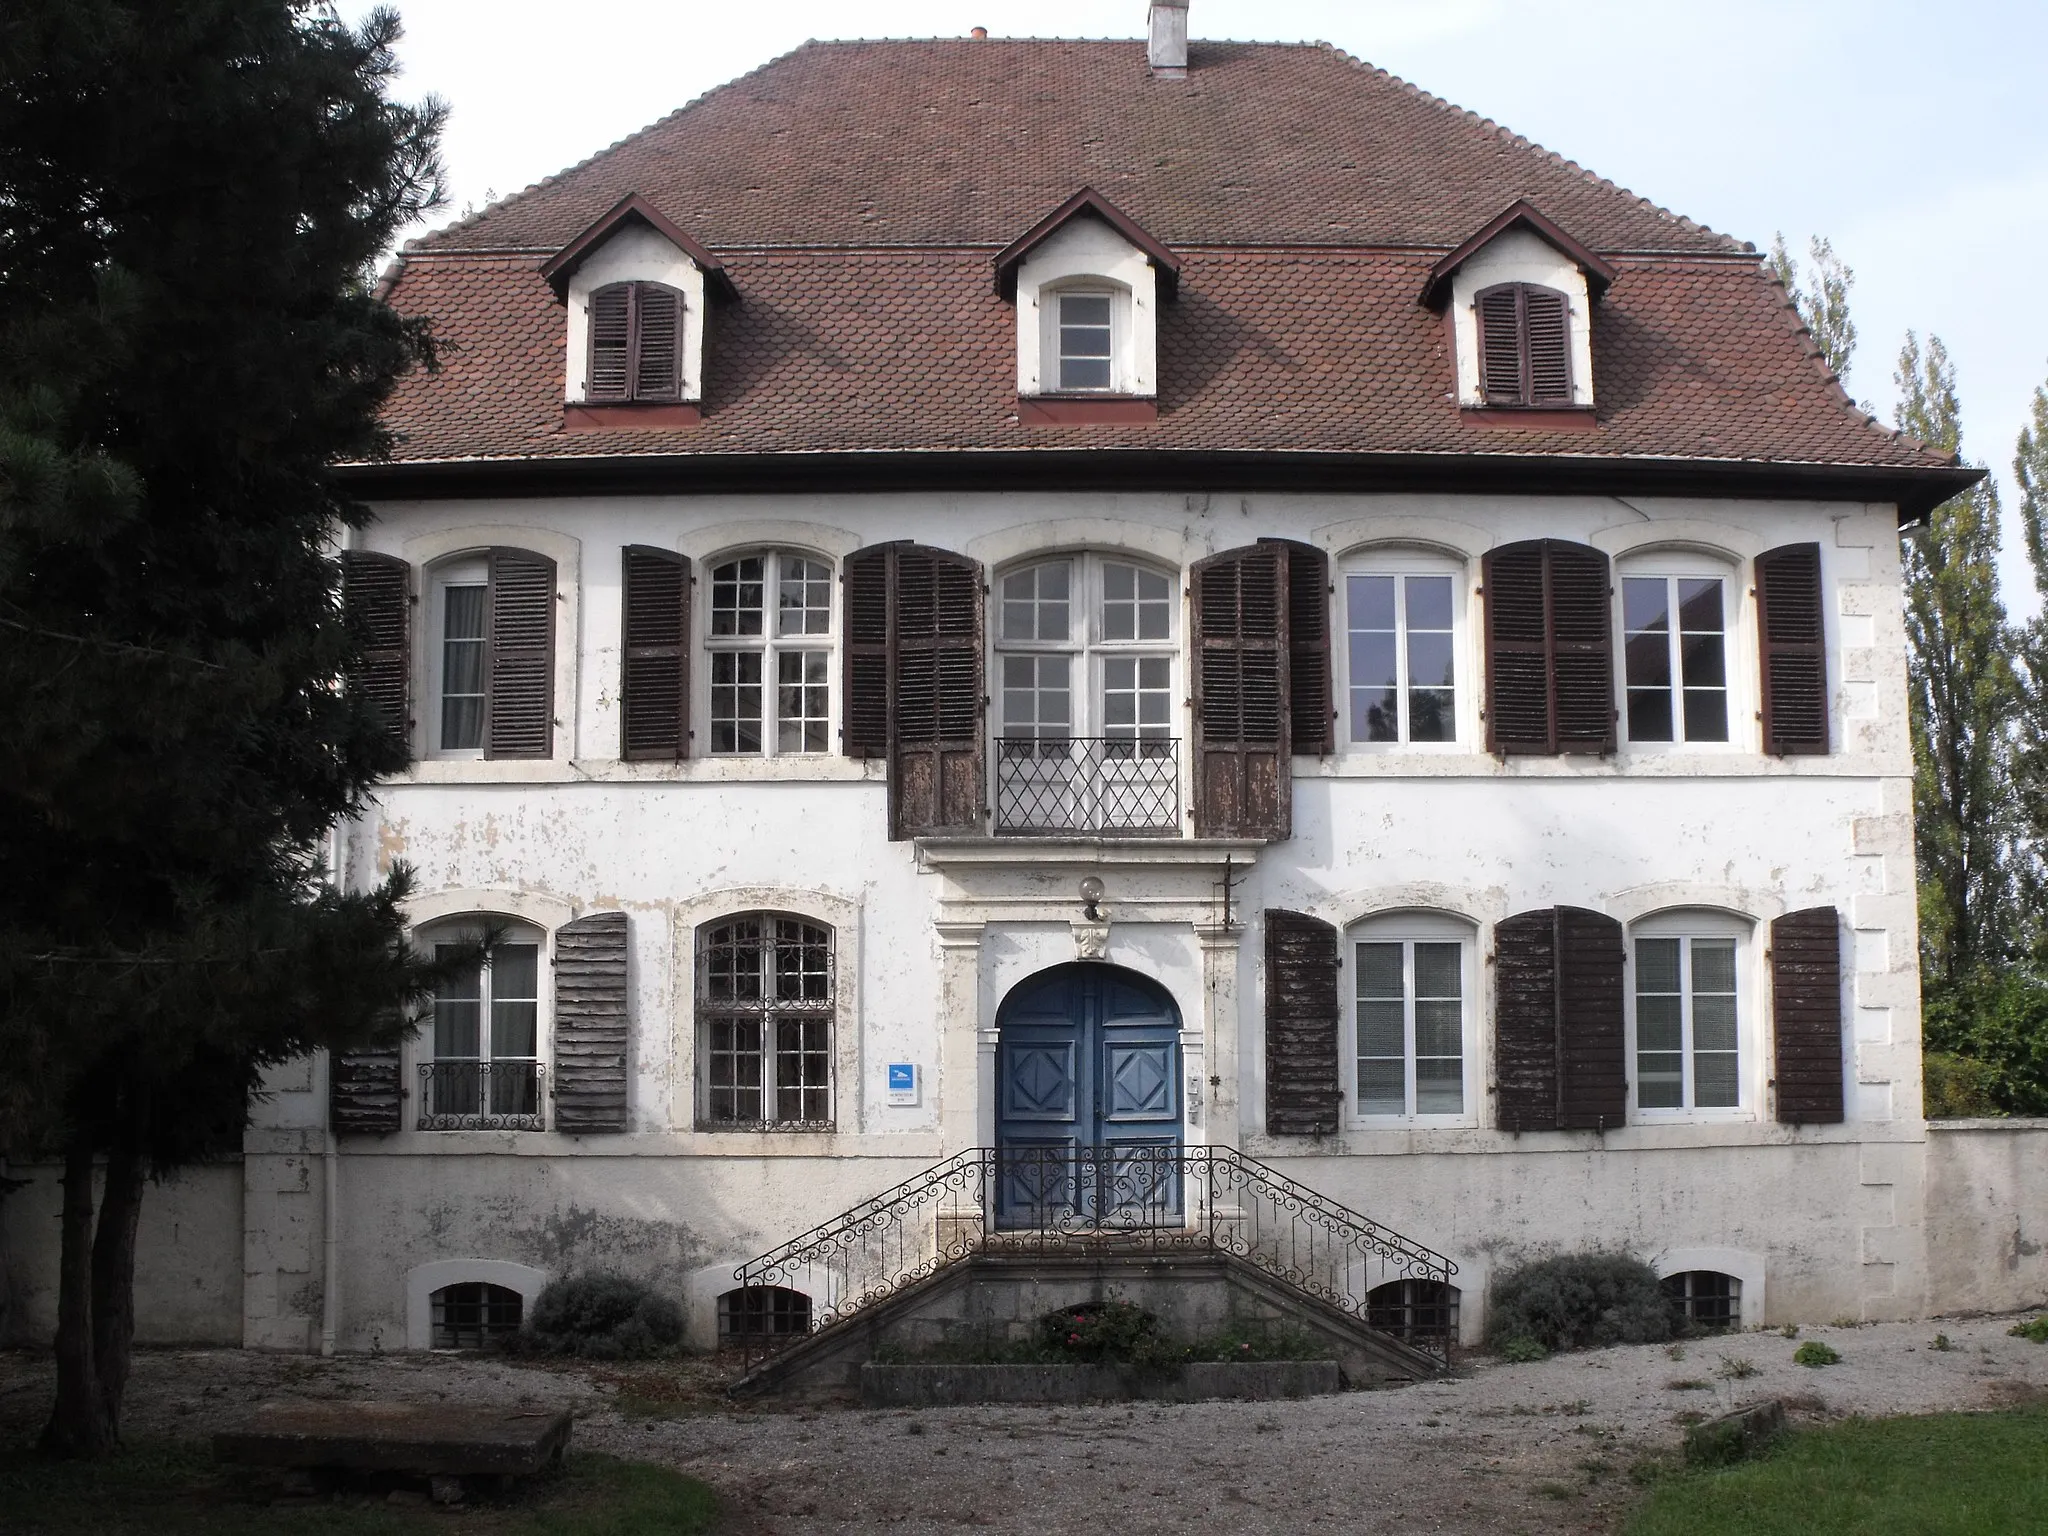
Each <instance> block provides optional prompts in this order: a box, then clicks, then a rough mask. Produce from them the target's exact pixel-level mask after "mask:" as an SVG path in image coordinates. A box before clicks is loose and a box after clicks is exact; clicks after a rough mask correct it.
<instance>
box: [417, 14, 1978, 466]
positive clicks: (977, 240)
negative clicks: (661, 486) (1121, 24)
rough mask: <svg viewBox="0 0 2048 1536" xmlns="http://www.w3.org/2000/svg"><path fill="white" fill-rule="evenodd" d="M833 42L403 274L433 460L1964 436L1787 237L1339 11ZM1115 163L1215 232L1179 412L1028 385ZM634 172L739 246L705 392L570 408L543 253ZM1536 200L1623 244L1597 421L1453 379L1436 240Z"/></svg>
mask: <svg viewBox="0 0 2048 1536" xmlns="http://www.w3.org/2000/svg"><path fill="white" fill-rule="evenodd" d="M1190 65H1191V67H1190V69H1189V72H1188V77H1187V79H1186V80H1185V81H1166V80H1158V79H1154V78H1152V77H1151V76H1150V75H1149V74H1148V73H1147V71H1146V69H1145V65H1144V45H1143V44H1142V43H1136V42H1131V43H1125V42H1110V43H1104V42H998V41H987V42H975V41H959V42H879V43H823V44H819V43H813V44H807V45H805V46H804V47H803V48H800V49H798V50H797V51H796V52H794V53H792V54H789V55H786V56H785V57H783V58H781V59H778V60H776V61H774V62H773V63H771V64H768V65H766V66H764V67H763V68H762V69H760V70H757V71H755V72H754V73H753V74H750V75H747V76H744V77H742V78H741V79H739V80H737V81H734V82H733V83H731V84H730V85H727V86H724V87H721V88H720V89H719V90H717V91H714V92H712V93H711V94H709V95H708V96H706V97H704V98H703V99H702V100H700V101H698V102H696V103H693V104H692V105H690V106H688V107H686V108H684V109H683V110H681V111H679V112H677V113H675V114H672V115H671V116H669V117H667V118H664V119H663V120H662V121H661V122H659V123H657V124H655V125H654V126H653V127H651V128H649V129H647V130H646V131H644V132H642V133H640V134H637V135H635V136H634V137H632V138H630V139H627V140H625V141H623V142H622V143H621V144H619V145H616V146H614V147H613V148H611V149H609V150H607V151H605V152H604V153H602V154H600V155H598V156H596V157H594V158H593V159H591V160H589V161H586V162H584V163H583V164H582V165H580V166H577V167H575V168H574V169H572V170H569V171H566V172H564V173H562V174H561V175H560V176H557V177H554V178H551V179H550V180H548V181H546V182H543V183H541V184H539V185H538V186H536V187H533V188H530V189H528V190H527V191H525V192H522V193H520V194H518V195H516V196H514V197H511V198H508V199H506V200H505V201H503V202H501V203H498V204H495V205H493V206H492V207H491V208H489V209H487V210H485V211H484V212H483V213H481V214H479V215H477V216H475V217H474V218H472V219H469V220H467V221H465V222H463V223H461V224H458V225H455V226H453V227H451V228H449V229H446V230H443V231H441V232H439V233H437V234H434V235H431V236H429V237H427V238H425V239H424V240H421V241H419V242H416V243H415V244H414V245H413V246H412V247H410V248H409V250H408V253H407V255H406V257H405V259H404V261H403V264H402V267H401V269H400V271H399V273H398V274H397V277H396V280H395V283H394V286H393V288H392V298H393V302H394V303H395V304H396V305H397V306H398V307H399V308H401V309H403V310H406V311H408V312H412V313H423V314H426V315H429V316H431V317H432V319H433V323H434V327H435V330H436V333H437V334H438V335H439V336H440V337H441V338H442V341H443V348H444V363H443V366H442V368H441V369H440V371H439V372H438V373H434V374H422V375H417V376H414V377H412V378H409V379H407V380H406V381H404V382H403V383H402V384H401V386H400V387H399V390H398V392H397V394H396V395H395V397H394V398H393V400H392V402H391V404H390V407H389V409H388V411H387V420H388V423H389V425H390V427H391V428H392V429H393V431H394V433H395V435H396V438H397V449H396V454H395V457H396V458H397V459H399V460H401V461H408V462H413V463H418V462H421V461H445V460H451V459H460V460H468V459H478V458H505V459H527V460H531V459H550V460H561V459H566V458H577V457H581V458H612V457H616V456H632V457H646V456H669V455H686V456H693V457H694V456H702V455H761V454H771V455H772V454H778V453H787V454H796V453H811V454H819V453H825V454H829V453H872V452H875V451H884V452H886V451H891V450H894V451H903V452H909V451H924V452H930V451H933V450H939V451H944V450H1005V449H1015V450H1029V449H1075V448H1088V449H1112V450H1114V449H1153V450H1165V451H1169V452H1198V451H1201V452H1211V453H1215V452H1231V451H1238V452H1251V453H1258V452H1272V451H1277V450H1294V451H1310V452H1325V453H1339V454H1409V455H1417V454H1420V455H1454V456H1474V455H1477V456H1494V455H1501V456H1527V455H1544V456H1575V457H1580V458H1589V457H1590V458H1607V459H1620V458H1627V459H1637V458H1640V459H1658V460H1670V459H1684V460H1718V461H1727V460H1738V461H1751V462H1756V461H1766V462H1776V463H1787V464H1802V465H1813V464H1832V465H1850V466H1867V467H1870V468H1873V469H1879V468H1891V469H1899V470H1905V471H1908V472H1910V471H1913V470H1916V469H1932V468H1935V467H1937V466H1942V465H1946V464H1947V463H1948V462H1949V461H1948V460H1946V459H1944V458H1941V457H1939V456H1937V455H1934V454H1931V453H1930V452H1928V451H1927V450H1926V449H1924V448H1921V447H1920V446H1919V445H1917V444H1914V443H1912V442H1910V441H1908V440H1906V439H1902V438H1898V437H1895V436H1893V435H1892V434H1890V433H1887V432H1883V431H1881V430H1879V429H1877V428H1875V427H1873V426H1872V425H1870V424H1869V422H1868V421H1867V419H1866V418H1864V417H1863V415H1862V414H1861V413H1860V412H1859V411H1857V410H1855V408H1854V407H1853V406H1852V405H1851V404H1850V403H1849V402H1848V400H1847V398H1846V397H1845V396H1844V395H1843V394H1842V393H1841V391H1840V389H1839V387H1838V386H1836V385H1835V384H1833V383H1832V382H1831V381H1830V380H1829V378H1828V377H1827V375H1826V373H1825V370H1824V368H1823V367H1822V365H1821V364H1820V363H1819V361H1818V358H1817V354H1816V352H1815V350H1814V348H1813V346H1812V343H1811V341H1810V339H1809V338H1808V337H1806V336H1805V335H1804V333H1803V331H1802V329H1801V328H1800V325H1799V321H1798V318H1797V316H1796V314H1795V313H1794V312H1793V311H1792V310H1791V308H1790V307H1789V305H1788V304H1787V302H1786V299H1785V295H1784V292H1783V290H1782V289H1781V288H1780V287H1779V286H1778V285H1777V284H1776V283H1775V281H1774V280H1772V279H1771V278H1769V277H1768V276H1767V275H1766V274H1765V273H1764V272H1763V270H1762V269H1761V267H1760V265H1759V263H1758V261H1757V259H1756V258H1755V256H1754V254H1753V253H1751V252H1749V251H1748V250H1747V249H1746V248H1744V247H1740V246H1737V245H1736V244H1735V243H1734V242H1732V241H1730V240H1728V239H1727V238H1726V237H1724V236H1721V235H1717V234H1714V233H1712V232H1711V231H1708V230H1705V229H1702V228H1701V227H1699V226H1698V225H1695V224H1692V223H1690V222H1689V221H1686V220H1683V219H1680V218H1678V217H1676V216H1675V215H1673V214H1670V213H1668V212H1665V211H1664V210H1662V209H1659V208H1656V207H1654V206H1652V205H1651V204H1649V203H1647V202H1645V201H1643V200H1642V199H1639V198H1637V197H1635V196H1634V195H1633V194H1631V193H1628V192H1626V191H1624V190H1622V189H1621V188H1618V187H1615V186H1613V185H1612V184H1610V183H1608V182H1605V181H1601V180H1599V179H1598V178H1596V177H1594V176H1592V175H1590V174H1589V173H1587V172H1585V171H1583V170H1581V169H1580V168H1578V167H1577V166H1574V165H1572V164H1571V163H1569V162H1567V161H1564V160H1561V159H1559V158H1558V157H1557V156H1554V155H1551V154H1549V153H1547V152H1546V151H1544V150H1542V149H1539V148H1537V147H1536V146H1534V145H1531V144H1529V143H1528V142H1527V141H1525V140H1522V139H1519V138H1517V137H1515V136H1513V135H1511V134H1509V133H1507V132H1505V131H1504V130H1502V129H1500V128H1498V127H1496V126H1494V125H1493V124H1491V123H1488V122H1485V121H1483V120H1481V119H1479V118H1477V117H1474V116H1472V115H1471V114H1469V113H1465V112H1462V111H1459V110H1458V109H1456V108H1453V107H1451V106H1448V105H1447V104H1445V103H1443V102H1441V101H1438V100H1437V99H1435V98H1434V97H1431V96H1428V95H1426V94H1424V93H1423V92H1421V91H1418V90H1416V89H1415V88H1414V87H1412V86H1409V85H1406V84H1404V83H1403V82H1401V81H1398V80H1396V79H1394V78H1393V77H1391V76H1389V75H1387V74H1385V73H1384V72H1382V71H1379V70H1376V69H1372V68H1369V67H1367V66H1364V65H1361V64H1359V63H1358V62H1356V61H1354V60H1352V59H1350V58H1349V57H1347V56H1346V55H1344V54H1342V53H1339V52H1337V51H1335V50H1333V49H1330V48H1328V47H1323V46H1313V47H1302V46H1280V45H1264V44H1235V43H1208V44H1196V45H1195V46H1194V47H1193V49H1192V53H1191V60H1190ZM1082 186H1093V187H1095V188H1097V189H1099V190H1100V191H1101V192H1102V194H1103V195H1104V196H1106V197H1108V198H1109V199H1111V200H1112V201H1113V202H1114V203H1115V204H1116V205H1117V206H1118V207H1120V208H1121V209H1123V210H1124V211H1125V212H1126V213H1127V214H1129V216H1130V217H1131V218H1132V219H1133V220H1135V221H1136V222H1137V223H1139V224H1140V225H1142V226H1143V227H1144V228H1145V229H1146V230H1147V231H1149V232H1150V233H1152V234H1153V235H1155V236H1157V237H1158V238H1159V239H1160V240H1162V241H1164V242H1165V243H1166V244H1167V245H1169V246H1170V247H1172V248H1173V250H1174V251H1175V253H1176V254H1177V255H1178V256H1180V257H1181V259H1182V261H1183V262H1184V266H1183V270H1182V275H1181V288H1180V295H1179V298H1178V300H1177V302H1174V303H1170V304H1165V305H1162V306H1161V307H1160V310H1159V379H1160V393H1159V419H1158V421H1157V422H1156V423H1153V424H1148V425H1140V426H1087V427H1026V426H1020V425H1019V424H1018V422H1017V407H1016V395H1015V379H1016V360H1015V311H1014V309H1013V308H1012V307H1011V306H1010V305H1009V304H1007V303H1005V302H1004V301H1003V300H1002V299H1001V298H1000V297H998V296H997V294H996V293H995V292H994V291H993V287H992V284H991V280H990V279H991V274H992V268H991V265H990V262H991V259H992V257H993V255H994V253H995V252H996V251H998V250H1000V249H1001V248H1002V247H1004V246H1005V245H1007V244H1009V243H1010V242H1011V241H1013V240H1015V239H1016V238H1017V236H1018V235H1019V234H1020V233H1022V232H1023V231H1024V230H1026V229H1027V228H1029V227H1030V225H1031V224H1032V223H1033V222H1034V221H1035V220H1037V219H1039V218H1041V217H1042V216H1043V215H1044V214H1045V212H1046V210H1047V209H1049V208H1052V207H1055V206H1057V205H1058V204H1060V203H1061V202H1062V201H1064V200H1065V199H1067V198H1068V197H1070V196H1072V195H1073V194H1074V192H1075V191H1076V190H1077V189H1079V188H1080V187H1082ZM634 193H637V194H639V195H641V196H643V197H645V198H646V199H647V200H648V201H649V202H650V203H651V204H652V205H654V206H655V207H656V208H658V209H659V210H660V211H661V212H662V213H663V214H664V215H666V216H667V217H668V218H669V219H671V220H673V221H674V222H675V223H676V224H678V225H679V226H681V227H683V228H685V229H687V230H689V231H690V233H691V234H692V235H693V236H695V237H696V238H697V239H699V240H701V241H702V242H703V243H704V244H705V245H706V246H708V247H709V248H711V249H712V250H713V251H715V252H717V253H718V255H719V257H720V258H721V259H722V260H723V261H724V263H725V267H726V270H727V272H728V273H729V275H730V276H731V278H732V280H733V282H734V283H735V284H736V285H737V287H738V289H739V292H740V294H741V302H740V303H737V304H727V305H721V306H718V307H717V308H715V310H714V312H713V313H712V315H711V318H710V334H709V339H708V341H707V344H706V358H705V376H704V419H703V423H702V424H701V425H700V426H697V427H693V428H685V429H675V430H640V429H636V430H621V431H600V432H577V433H565V432H564V431H563V430H562V389H563V382H562V381H563V362H564V357H563V352H564V346H565V327H564V320H563V312H562V309H561V307H560V305H559V304H558V302H557V301H556V299H555V296H554V295H553V293H551V292H550V290H549V288H548V285H547V283H546V282H545V281H543V279H542V277H541V275H540V270H539V269H540V266H541V264H542V263H543V262H544V261H545V260H546V258H547V257H548V256H550V255H552V254H553V253H554V252H555V251H556V250H558V249H559V248H560V247H561V246H562V245H564V244H566V243H567V242H568V241H570V240H572V239H573V238H574V237H575V236H576V235H577V234H578V233H579V232H581V231H582V230H584V229H585V228H586V227H587V226H589V224H590V223H591V222H592V221H593V220H594V219H596V218H597V217H599V216H600V215H602V214H603V213H604V212H605V210H606V209H608V208H610V207H612V206H613V205H614V204H616V203H617V202H618V201H619V200H620V199H621V198H622V197H624V196H627V195H629V194H634ZM1523 198H1525V199H1527V200H1528V201H1529V202H1530V203H1532V204H1534V205H1535V206H1537V207H1538V208H1540V209H1541V210H1542V211H1543V212H1544V213H1545V214H1546V215H1547V216H1548V217H1550V218H1551V219H1553V220H1555V221H1556V223H1557V224H1558V225H1559V226H1561V227H1562V228H1563V229H1565V230H1567V231H1569V232H1570V234H1571V235H1572V236H1573V237H1574V238H1576V239H1578V240H1580V241H1582V242H1584V244H1585V245H1586V246H1588V247H1590V248H1591V249H1593V250H1596V251H1598V252H1600V253H1601V254H1602V255H1603V256H1604V257H1605V258H1606V259H1607V260H1608V261H1609V262H1610V263H1611V264H1612V265H1613V266H1614V267H1615V268H1616V269H1617V272H1618V276H1617V278H1616V281H1615V282H1614V285H1613V287H1612V288H1611V289H1610V290H1609V291H1608V293H1607V294H1606V296H1605V297H1604V298H1603V299H1602V300H1601V302H1600V303H1599V304H1597V305H1596V306H1595V307H1594V312H1593V313H1594V340H1593V347H1594V369H1595V390H1596V397H1597V401H1598V408H1597V421H1598V424H1597V426H1596V428H1595V429H1594V430H1592V431H1590V432H1587V431H1577V432H1562V431H1560V432H1523V431H1498V430H1482V429H1476V428H1474V427H1472V426H1469V425H1466V424H1465V423H1464V422H1463V421H1462V420H1461V417H1460V414H1459V411H1458V409H1457V406H1456V403H1455V400H1454V396H1453V389H1454V384H1453V378H1452V365H1451V359H1450V355H1449V348H1448V346H1447V341H1446V335H1445V330H1444V322H1443V320H1442V319H1441V318H1440V317H1439V316H1437V315H1435V314H1432V313H1431V312H1430V311H1429V310H1428V309H1426V308H1425V307H1423V305H1422V304H1421V303H1420V302H1418V295H1419V294H1420V293H1421V291H1422V288H1423V285H1424V282H1425V280H1426V278H1427V276H1428V274H1429V271H1430V269H1431V267H1432V265H1433V264H1434V263H1436V262H1437V261H1438V260H1439V259H1440V258H1441V257H1442V256H1443V255H1444V253H1445V252H1446V251H1447V250H1450V249H1452V248H1454V247H1456V246H1457V245H1459V244H1460V243H1461V242H1462V241H1464V240H1465V239H1466V238H1467V237H1469V236H1470V235H1472V234H1473V233H1474V232H1475V231H1476V230H1478V229H1479V228H1480V227H1481V226H1483V225H1484V224H1485V223H1486V222H1487V221H1488V220H1489V219H1491V218H1492V217H1494V216H1495V215H1497V214H1498V213H1500V211H1501V210H1502V209H1503V208H1505V207H1507V206H1508V205H1510V204H1512V203H1514V202H1515V201H1516V200H1517V199H1523Z"/></svg>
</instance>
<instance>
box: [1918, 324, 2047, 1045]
mask: <svg viewBox="0 0 2048 1536" xmlns="http://www.w3.org/2000/svg"><path fill="white" fill-rule="evenodd" d="M1895 382H1896V383H1897V384H1898V387H1899V405H1898V410H1897V416H1896V421H1897V425H1898V427H1899V429H1900V430H1901V431H1903V432H1905V433H1906V434H1907V435H1908V436H1911V437H1914V438H1917V439H1919V440H1920V441H1921V442H1923V443H1926V444H1927V445H1928V446H1929V447H1932V448H1936V449H1939V450H1941V451H1943V452H1947V453H1958V454H1959V453H1960V452H1961V449H1962V423H1961V406H1960V403H1959V401H1958V400H1957V397H1956V387H1955V368H1954V365H1953V364H1952V363H1951V362H1950V361H1949V356H1948V349H1947V348H1946V347H1944V346H1943V345H1942V343H1941V339H1940V338H1939V337H1938V336H1930V337H1928V339H1927V344H1926V346H1925V348H1924V349H1923V348H1922V346H1921V344H1920V340H1919V338H1918V337H1917V336H1915V335H1913V334H1912V333H1911V332H1908V333H1907V335H1906V343H1905V346H1904V347H1903V348H1902V349H1901V351H1900V353H1899V368H1898V373H1897V374H1896V376H1895ZM1901 555H1902V559H1903V561H1904V565H1905V577H1906V636H1907V642H1908V646H1909V656H1908V662H1907V666H1908V679H1909V690H1910V700H1909V703H1910V708H1911V714H1912V729H1913V759H1914V794H1913V800H1914V815H1915V822H1916V827H1915V833H1916V842H1917V851H1918V855H1919V865H1920V953H1921V976H1922V985H1923V988H1924V990H1925V993H1926V996H1927V1001H1928V1006H1929V1008H1930V1010H1933V1011H1938V1010H1940V1009H1944V1008H1947V1009H1955V1008H1964V1007H1966V1006H1967V999H1968V994H1969V989H1970V987H1971V986H1972V985H1973V984H1974V983H1976V982H1978V981H1979V980H1981V979H1982V978H1984V977H1985V976H1986V975H1987V974H1988V972H1989V970H1990V968H1991V967H1992V966H1994V965H1996V964H1997V963H1998V962H2000V961H2001V960H2003V959H2004V958H2005V957H2006V956H2007V954H2008V953H2009V950H2010V944H2011V939H2012V908H2011V900H2010V898H2011V887H2012V869H2011V860H2010V857H2009V840H2010V837H2011V833H2012V830H2013V796H2012V788H2011V781H2010V769H2011V761H2010V724H2011V721H2012V719H2013V716H2014V713H2015V710H2016V708H2017V706H2018V702H2019V687H2018V679H2017V677H2016V676H2015V674H2014V671H2013V668H2012V665H2011V661H2010V633H2009V628H2008V626H2007V623H2006V617H2005V610H2004V608H2003V606H2002V605H2001V604H2000V602H1999V599H1998V572H1997V556H1998V492H1997V487H1996V485H1995V484H1994V483H1993V482H1991V481H1989V480H1985V481H1981V482H1979V483H1978V484H1977V485H1976V486H1973V487H1972V488H1971V489H1970V490H1968V491H1965V492H1964V493H1963V494H1962V495H1960V496H1955V497H1952V498H1951V499H1949V500H1948V501H1945V502H1943V503H1942V504H1941V505H1940V506H1939V507H1936V508H1935V509H1934V511H1933V512H1932V513H1931V514H1930V515H1929V518H1928V522H1927V526H1926V528H1925V529H1924V530H1921V531H1920V532H1919V533H1917V535H1916V536H1914V537H1912V538H1909V539H1907V540H1906V541H1905V543H1904V545H1903V548H1902V551H1901Z"/></svg>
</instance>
